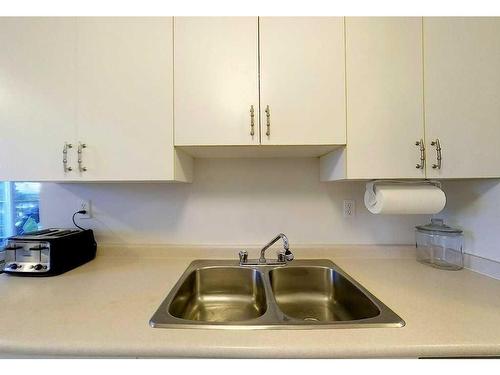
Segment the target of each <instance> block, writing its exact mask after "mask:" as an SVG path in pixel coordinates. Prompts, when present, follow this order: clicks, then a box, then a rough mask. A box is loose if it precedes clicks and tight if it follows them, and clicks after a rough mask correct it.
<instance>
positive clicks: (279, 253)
mask: <svg viewBox="0 0 500 375" xmlns="http://www.w3.org/2000/svg"><path fill="white" fill-rule="evenodd" d="M276 255H277V256H278V262H279V263H286V255H285V251H284V250H278V251H277V252H276Z"/></svg>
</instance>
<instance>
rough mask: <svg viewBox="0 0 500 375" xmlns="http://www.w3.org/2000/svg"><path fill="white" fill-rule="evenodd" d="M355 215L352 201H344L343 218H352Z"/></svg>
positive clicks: (354, 206) (354, 205)
mask: <svg viewBox="0 0 500 375" xmlns="http://www.w3.org/2000/svg"><path fill="white" fill-rule="evenodd" d="M355 214H356V204H355V201H354V200H351V199H350V200H347V199H346V200H344V217H354V215H355Z"/></svg>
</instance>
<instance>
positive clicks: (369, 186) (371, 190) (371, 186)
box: [366, 180, 442, 200]
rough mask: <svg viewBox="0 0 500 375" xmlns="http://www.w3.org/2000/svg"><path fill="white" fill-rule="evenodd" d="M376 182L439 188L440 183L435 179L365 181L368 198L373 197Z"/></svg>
mask: <svg viewBox="0 0 500 375" xmlns="http://www.w3.org/2000/svg"><path fill="white" fill-rule="evenodd" d="M378 183H384V184H407V185H433V186H436V187H438V188H440V189H441V187H442V184H441V182H440V181H437V180H416V181H405V180H373V181H370V182H367V183H366V191H367V192H368V193H369V194H370V198H371V199H372V200H373V199H375V186H376V185H377V184H378Z"/></svg>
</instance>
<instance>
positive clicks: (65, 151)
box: [62, 142, 73, 173]
mask: <svg viewBox="0 0 500 375" xmlns="http://www.w3.org/2000/svg"><path fill="white" fill-rule="evenodd" d="M69 148H73V145H72V144H71V143H68V142H64V147H63V159H62V162H63V168H64V173H67V172H71V171H72V170H73V168H71V167H68V149H69Z"/></svg>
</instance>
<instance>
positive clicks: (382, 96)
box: [346, 17, 425, 179]
mask: <svg viewBox="0 0 500 375" xmlns="http://www.w3.org/2000/svg"><path fill="white" fill-rule="evenodd" d="M346 71H347V177H348V178H353V179H368V178H421V177H425V170H424V169H422V168H420V169H417V168H416V164H417V163H420V151H419V147H418V146H416V145H415V142H416V141H417V140H420V139H421V138H424V127H423V84H422V81H423V78H422V75H423V73H422V19H421V18H405V17H395V18H381V17H370V18H347V19H346Z"/></svg>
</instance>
